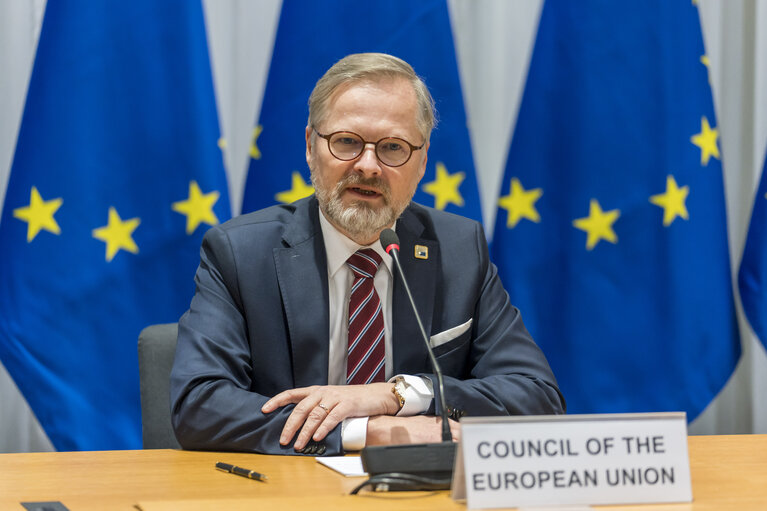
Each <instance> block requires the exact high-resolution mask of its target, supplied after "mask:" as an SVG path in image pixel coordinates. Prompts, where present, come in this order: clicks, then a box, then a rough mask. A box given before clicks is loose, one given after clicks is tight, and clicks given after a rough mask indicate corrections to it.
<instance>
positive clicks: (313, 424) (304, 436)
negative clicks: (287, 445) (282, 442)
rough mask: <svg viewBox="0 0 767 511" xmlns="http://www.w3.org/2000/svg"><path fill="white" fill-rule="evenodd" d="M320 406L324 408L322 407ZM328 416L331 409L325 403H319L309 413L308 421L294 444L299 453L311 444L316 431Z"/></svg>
mask: <svg viewBox="0 0 767 511" xmlns="http://www.w3.org/2000/svg"><path fill="white" fill-rule="evenodd" d="M320 404H322V405H323V406H320ZM328 414H329V407H328V406H327V405H324V404H323V403H318V404H317V406H315V407H314V408H312V409H311V410H310V411H309V414H308V415H307V417H306V421H304V426H303V427H302V428H301V432H300V433H299V434H298V438H296V443H295V444H294V448H295V449H296V450H297V451H298V450H301V449H303V448H304V447H305V446H306V444H308V443H309V440H310V439H311V438H312V435H313V434H314V432H315V430H316V429H317V427H318V426H319V425H320V424H322V422H323V421H324V420H325V419H326V418H327V416H328Z"/></svg>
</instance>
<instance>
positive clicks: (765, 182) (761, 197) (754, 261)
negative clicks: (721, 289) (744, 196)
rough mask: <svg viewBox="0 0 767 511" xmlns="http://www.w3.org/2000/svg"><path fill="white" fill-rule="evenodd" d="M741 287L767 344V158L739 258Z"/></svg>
mask: <svg viewBox="0 0 767 511" xmlns="http://www.w3.org/2000/svg"><path fill="white" fill-rule="evenodd" d="M738 287H739V288H740V299H741V302H742V303H743V310H744V311H745V313H746V317H747V318H748V321H749V323H750V324H751V328H753V329H754V332H755V333H756V335H757V336H758V337H759V339H760V340H761V341H762V344H764V346H765V347H767V157H765V160H764V169H762V178H761V181H760V183H759V190H758V191H757V192H756V197H755V198H754V208H753V210H752V213H751V224H750V226H749V228H748V236H747V237H746V248H745V249H744V250H743V259H741V261H740V272H739V273H738Z"/></svg>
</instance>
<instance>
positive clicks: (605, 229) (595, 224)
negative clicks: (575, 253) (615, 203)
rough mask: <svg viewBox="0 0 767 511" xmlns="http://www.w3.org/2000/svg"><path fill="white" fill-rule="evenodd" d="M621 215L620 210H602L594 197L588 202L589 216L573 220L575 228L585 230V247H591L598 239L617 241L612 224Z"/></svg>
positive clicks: (589, 248) (588, 248)
mask: <svg viewBox="0 0 767 511" xmlns="http://www.w3.org/2000/svg"><path fill="white" fill-rule="evenodd" d="M619 216H621V212H620V210H617V209H613V210H611V211H607V212H605V211H602V207H601V206H600V205H599V202H598V201H597V200H596V199H591V202H590V203H589V216H587V217H585V218H578V219H576V220H573V226H574V227H575V228H576V229H580V230H582V231H586V233H587V234H588V236H587V237H586V249H587V250H591V249H593V248H594V247H595V246H596V244H597V243H599V241H600V240H606V241H609V242H610V243H617V242H618V236H617V235H616V234H615V231H613V224H614V223H615V221H616V220H618V217H619Z"/></svg>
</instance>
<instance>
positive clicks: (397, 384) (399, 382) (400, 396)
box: [391, 376, 407, 410]
mask: <svg viewBox="0 0 767 511" xmlns="http://www.w3.org/2000/svg"><path fill="white" fill-rule="evenodd" d="M406 388H407V383H405V379H404V378H403V377H402V376H398V377H397V379H395V380H394V387H392V388H391V391H392V394H394V395H395V396H397V401H399V409H400V410H402V407H403V406H405V389H406Z"/></svg>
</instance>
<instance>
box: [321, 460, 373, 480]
mask: <svg viewBox="0 0 767 511" xmlns="http://www.w3.org/2000/svg"><path fill="white" fill-rule="evenodd" d="M315 459H316V460H317V461H318V462H320V463H322V464H323V465H325V466H326V467H328V468H331V469H333V470H335V471H336V472H338V473H339V474H342V475H345V476H346V477H359V476H366V475H367V473H366V472H365V471H364V470H363V469H362V460H361V459H360V457H359V456H328V457H326V458H315Z"/></svg>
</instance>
